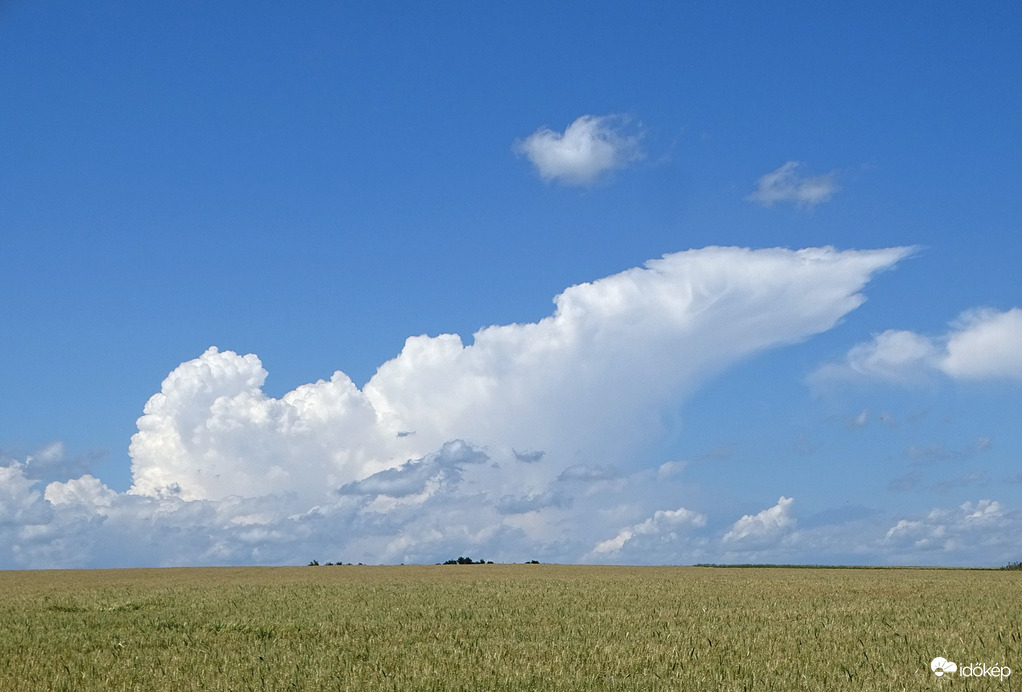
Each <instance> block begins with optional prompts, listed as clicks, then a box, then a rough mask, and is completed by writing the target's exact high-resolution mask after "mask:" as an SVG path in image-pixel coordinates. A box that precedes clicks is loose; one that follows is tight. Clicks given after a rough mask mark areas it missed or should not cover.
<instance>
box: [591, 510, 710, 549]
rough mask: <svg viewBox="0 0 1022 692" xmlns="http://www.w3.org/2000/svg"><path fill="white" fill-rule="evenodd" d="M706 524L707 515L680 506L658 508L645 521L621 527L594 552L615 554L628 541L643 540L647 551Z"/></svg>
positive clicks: (598, 545)
mask: <svg viewBox="0 0 1022 692" xmlns="http://www.w3.org/2000/svg"><path fill="white" fill-rule="evenodd" d="M705 525H706V515H704V514H700V513H698V512H693V511H691V510H688V509H685V508H684V507H679V508H678V509H658V510H657V511H656V512H654V513H653V516H651V517H649V518H648V519H646V520H645V521H643V522H641V523H639V524H634V525H632V526H628V527H626V528H623V529H621V531H619V532H618V534H617V535H616V536H614V537H613V538H609V539H607V540H605V541H602V542H600V543H599V544H597V546H596V547H595V548H593V552H594V553H597V554H613V553H618V552H620V551H621V549H622V548H624V547H625V545H626V544H628V543H635V542H638V541H642V542H643V543H644V544H645V545H644V546H643V550H645V551H646V552H649V551H650V548H652V549H653V550H655V549H656V547H657V546H656V544H657V543H667V542H673V541H676V540H677V538H678V533H679V532H683V531H685V529H687V528H690V527H701V526H705ZM650 544H652V545H650Z"/></svg>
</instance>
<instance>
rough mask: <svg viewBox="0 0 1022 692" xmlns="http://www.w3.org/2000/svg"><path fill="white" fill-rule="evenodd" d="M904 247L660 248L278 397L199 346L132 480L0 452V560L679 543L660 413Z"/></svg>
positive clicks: (157, 414) (687, 524) (802, 325)
mask: <svg viewBox="0 0 1022 692" xmlns="http://www.w3.org/2000/svg"><path fill="white" fill-rule="evenodd" d="M909 252H910V250H909V249H906V248H892V249H886V250H870V251H852V250H849V251H837V250H834V249H832V248H815V249H807V250H800V251H791V250H784V249H768V250H749V249H742V248H718V247H712V248H705V249H702V250H692V251H687V252H679V253H675V254H670V255H665V256H664V257H662V258H660V259H656V260H651V261H649V262H647V263H646V264H645V265H644V266H642V267H636V268H633V269H629V270H626V271H623V272H621V273H619V274H615V275H613V276H608V277H605V278H603V279H599V280H596V281H593V282H591V283H584V284H579V285H577V286H572V287H570V288H568V289H566V290H565V291H563V292H562V293H561V294H560V295H558V296H557V297H555V299H554V305H555V308H554V310H553V312H552V314H551V315H549V316H548V317H545V318H544V319H542V320H539V321H538V322H534V323H528V324H510V325H501V326H491V327H486V328H484V329H481V330H480V331H478V332H476V334H475V335H474V337H473V340H472V342H471V343H468V344H466V343H465V342H463V341H462V339H461V337H459V336H458V335H455V334H441V335H439V336H425V335H422V336H414V337H411V338H409V339H408V340H407V342H406V343H405V345H404V348H403V349H402V350H401V352H400V353H399V354H398V355H397V356H395V357H394V358H393V359H391V360H389V361H387V362H386V363H384V364H383V365H381V366H380V368H379V369H378V371H377V373H376V375H375V376H374V377H373V378H372V379H371V380H370V381H369V382H368V383H366V385H365V386H364V387H362V388H361V389H359V388H358V387H357V386H355V384H354V383H353V382H352V381H351V379H350V378H348V377H347V376H346V375H345V374H344V373H342V372H336V373H334V374H333V375H332V376H331V377H330V378H329V379H325V380H320V381H317V382H313V383H309V384H305V385H302V386H300V387H297V388H296V389H294V390H293V391H291V392H288V393H286V394H284V395H283V396H281V397H279V398H278V397H272V396H269V395H268V394H266V393H265V391H264V390H263V384H264V382H265V380H266V377H267V372H266V370H265V369H264V368H263V366H262V363H261V362H260V360H259V358H258V357H257V356H255V355H254V354H248V355H241V354H238V353H235V352H232V351H220V350H219V349H217V348H209V349H208V350H207V351H205V352H204V353H202V354H201V355H199V356H198V357H196V358H194V359H191V360H188V361H186V362H184V363H182V364H181V365H180V366H178V367H177V368H175V369H174V370H173V371H172V372H171V373H170V374H169V375H168V376H167V378H166V379H165V380H164V382H163V383H162V386H161V389H160V391H159V392H158V393H156V394H154V395H153V396H152V397H151V398H150V400H149V401H148V402H147V403H146V405H145V408H144V411H143V415H142V417H141V418H140V419H139V420H138V432H137V433H136V434H135V436H134V437H133V438H132V441H131V446H130V454H131V457H132V473H133V478H134V483H133V485H132V487H131V489H130V490H129V491H128V492H126V493H118V492H115V491H113V490H111V489H110V488H108V487H106V486H105V485H104V484H103V483H102V482H101V481H100V480H99V479H97V478H95V477H93V476H91V475H82V476H80V477H78V478H72V479H70V480H67V481H54V482H50V483H48V484H46V483H45V481H46V480H48V479H44V478H43V477H42V476H40V475H33V472H32V466H31V465H29V464H25V463H22V462H17V461H14V460H9V461H8V463H7V464H6V465H0V480H3V481H4V482H3V483H2V484H0V487H2V488H3V491H2V492H0V495H3V497H0V564H6V565H11V566H44V567H56V566H75V567H84V566H116V565H131V564H135V565H165V564H246V563H262V564H280V563H290V564H296V563H297V564H300V563H303V562H307V561H308V560H309V559H311V558H313V557H315V558H317V559H321V560H347V561H364V562H429V561H436V560H438V559H446V558H448V557H451V556H452V555H454V556H456V555H466V554H471V555H473V556H474V557H487V558H488V559H505V560H522V559H540V560H542V561H553V560H557V561H568V562H570V561H581V560H590V559H592V558H593V556H594V555H595V554H604V555H608V554H614V555H615V556H617V557H620V556H621V555H627V559H629V560H633V561H658V560H659V561H662V560H668V559H669V560H673V561H680V560H684V559H686V556H688V555H689V554H690V553H689V552H687V551H689V550H690V549H692V548H693V547H694V546H695V547H698V546H699V545H702V544H701V543H700V541H701V540H703V539H700V538H698V537H696V536H695V533H693V532H695V531H697V530H699V529H700V528H701V527H702V525H703V524H704V523H705V521H706V519H705V515H703V514H701V513H699V512H696V511H695V510H689V509H684V508H680V509H677V510H657V511H654V509H655V508H656V507H658V506H659V507H664V506H672V505H671V504H668V503H671V502H672V499H673V498H672V496H671V488H672V487H673V484H674V483H676V482H678V479H679V475H680V468H679V469H674V470H675V471H676V473H669V474H666V475H665V474H664V473H662V468H661V466H660V464H661V463H662V460H660V459H655V458H650V455H649V450H651V449H653V448H654V447H655V445H656V443H657V441H658V440H659V439H660V438H661V437H662V435H663V434H664V433H665V432H666V431H665V430H664V429H663V427H662V426H663V425H665V423H664V422H663V421H664V420H667V418H665V417H664V416H663V415H661V414H662V413H663V412H664V411H665V410H666V409H670V410H675V409H676V407H677V406H678V404H679V403H681V402H683V401H684V400H685V398H686V397H687V396H688V395H690V394H691V393H692V392H693V391H694V389H695V388H696V387H697V386H699V385H700V384H701V383H702V382H704V381H705V380H706V379H707V378H709V377H711V376H713V374H715V373H717V372H719V371H721V370H722V369H724V368H726V367H728V366H729V365H731V364H733V363H735V362H736V361H738V360H741V359H743V358H746V357H748V356H750V355H752V354H755V353H757V352H759V351H762V350H764V349H767V348H771V347H777V346H781V345H785V344H792V343H796V342H799V341H802V340H804V339H806V338H808V337H810V336H812V335H814V334H817V333H819V332H822V331H825V330H827V329H829V328H831V327H832V326H833V325H834V324H836V323H837V322H838V321H839V320H840V319H841V318H842V317H843V316H844V315H845V314H847V313H848V312H849V311H850V310H853V309H855V308H856V307H857V306H858V305H860V304H861V303H862V302H863V300H864V297H863V296H862V294H861V290H862V288H863V287H864V286H865V284H866V283H867V282H868V281H869V280H870V278H871V277H872V276H873V274H874V273H876V272H878V271H881V270H884V269H887V268H890V267H891V266H893V265H894V264H896V263H897V262H898V261H899V260H900V259H901V258H903V257H905V256H906V254H908V253H909ZM413 431H414V434H409V433H410V432H413ZM44 486H45V487H44ZM5 493H6V494H5ZM651 503H656V504H652V506H651ZM673 506H677V505H673ZM616 507H617V508H616ZM776 511H778V512H781V513H782V514H783V513H784V511H786V509H785V507H781V509H780V510H776ZM768 512H769V510H768ZM757 516H759V515H757ZM763 517H764V518H761V519H760V520H754V519H749V518H746V519H742V520H739V522H738V523H736V525H735V526H734V527H733V528H732V534H733V535H734V537H738V536H739V535H742V536H751V535H752V534H753V533H755V530H754V526H752V525H750V522H753V523H755V521H761V522H762V521H765V520H766V519H765V517H768V515H763ZM747 525H748V526H747ZM5 527H6V528H5ZM622 527H625V528H624V529H622ZM608 536H611V537H612V538H610V539H608ZM690 539H691V540H690ZM608 540H609V542H608ZM703 542H704V543H705V541H703ZM617 544H620V546H619V548H618V552H617V553H614V550H613V549H614V546H615V545H617ZM594 546H603V547H602V548H601V549H600V551H599V552H598V553H594V551H593V547H594ZM469 551H472V552H469Z"/></svg>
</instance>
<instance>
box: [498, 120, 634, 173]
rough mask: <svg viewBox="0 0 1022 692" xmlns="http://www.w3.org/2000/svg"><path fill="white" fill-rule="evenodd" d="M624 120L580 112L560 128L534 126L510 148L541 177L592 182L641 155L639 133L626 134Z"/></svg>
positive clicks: (625, 121) (625, 122)
mask: <svg viewBox="0 0 1022 692" xmlns="http://www.w3.org/2000/svg"><path fill="white" fill-rule="evenodd" d="M626 124H627V120H626V119H625V118H623V117H621V116H613V115H605V116H595V115H583V116H582V117H580V118H578V119H577V120H575V122H573V123H571V125H569V126H568V127H567V129H565V130H564V132H554V131H553V130H551V129H549V128H546V127H543V128H540V129H538V130H536V131H535V132H533V133H532V134H531V135H529V136H528V137H526V138H525V139H524V140H519V141H516V142H515V144H514V150H515V151H516V152H517V153H518V154H521V155H524V156H525V157H526V158H528V159H529V161H531V162H532V164H533V165H534V166H535V167H536V170H537V171H538V172H539V175H540V177H542V178H543V179H544V180H558V181H560V182H563V183H565V184H568V185H592V184H594V183H596V182H598V181H599V180H600V179H601V178H602V177H603V176H604V174H606V173H607V172H609V171H612V170H615V169H618V168H623V167H624V166H627V165H629V164H631V163H633V162H635V161H637V160H639V159H641V158H642V156H643V154H642V150H641V148H640V146H639V139H640V137H639V135H637V134H626V132H625V131H624V129H623V128H624V126H625V125H626Z"/></svg>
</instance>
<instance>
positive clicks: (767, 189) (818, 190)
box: [746, 161, 838, 207]
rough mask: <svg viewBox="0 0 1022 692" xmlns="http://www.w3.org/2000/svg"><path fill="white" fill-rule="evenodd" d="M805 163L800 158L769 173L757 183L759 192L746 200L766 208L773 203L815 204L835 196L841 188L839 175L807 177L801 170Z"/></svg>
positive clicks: (809, 205)
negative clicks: (836, 177)
mask: <svg viewBox="0 0 1022 692" xmlns="http://www.w3.org/2000/svg"><path fill="white" fill-rule="evenodd" d="M803 165H804V164H803V163H801V162H799V161H788V162H787V163H786V164H784V165H783V166H781V167H780V168H778V169H777V170H776V171H771V172H770V173H767V174H766V175H764V176H763V177H761V178H760V179H759V181H758V182H757V184H756V190H755V192H753V193H752V194H750V195H749V196H748V197H747V198H746V199H748V200H750V201H753V202H757V203H759V204H762V205H763V206H764V207H770V206H773V205H774V204H776V203H777V202H791V203H793V204H795V205H797V206H800V207H814V206H816V205H817V204H820V203H822V202H826V201H827V200H829V199H830V198H831V197H833V196H834V193H835V192H837V190H838V186H837V182H836V181H835V174H834V173H827V174H825V175H818V176H813V177H809V176H805V175H802V174H801V173H800V172H799V171H800V169H801V168H802V167H803Z"/></svg>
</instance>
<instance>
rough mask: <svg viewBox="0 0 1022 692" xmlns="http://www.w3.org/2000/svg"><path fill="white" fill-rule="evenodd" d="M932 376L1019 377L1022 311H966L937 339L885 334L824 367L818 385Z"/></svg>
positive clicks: (815, 377)
mask: <svg viewBox="0 0 1022 692" xmlns="http://www.w3.org/2000/svg"><path fill="white" fill-rule="evenodd" d="M934 373H942V374H944V375H946V376H948V377H952V378H955V379H961V380H983V379H1020V378H1022V310H1020V309H1019V308H1012V309H1010V310H1007V311H1005V312H1000V311H997V310H990V309H980V310H971V311H968V312H966V313H964V314H963V315H961V316H960V317H959V318H958V319H957V320H956V321H955V322H953V323H952V329H951V330H950V331H948V332H947V333H945V334H943V335H941V336H935V337H933V336H925V335H922V334H916V333H915V332H910V331H903V330H893V329H892V330H888V331H886V332H883V333H881V334H878V335H877V336H875V337H873V339H872V340H871V341H868V342H866V343H862V344H857V345H856V346H853V347H852V348H851V349H850V350H849V352H848V354H847V356H846V357H845V359H844V361H843V362H841V363H830V364H827V365H824V366H823V367H821V368H820V369H819V370H817V372H816V373H814V374H813V376H812V377H811V380H812V381H814V382H817V383H820V382H824V381H827V380H833V379H843V378H848V377H860V376H863V377H872V378H877V379H883V380H889V381H895V382H911V381H914V380H918V379H920V378H921V377H925V376H927V375H931V374H934Z"/></svg>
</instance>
